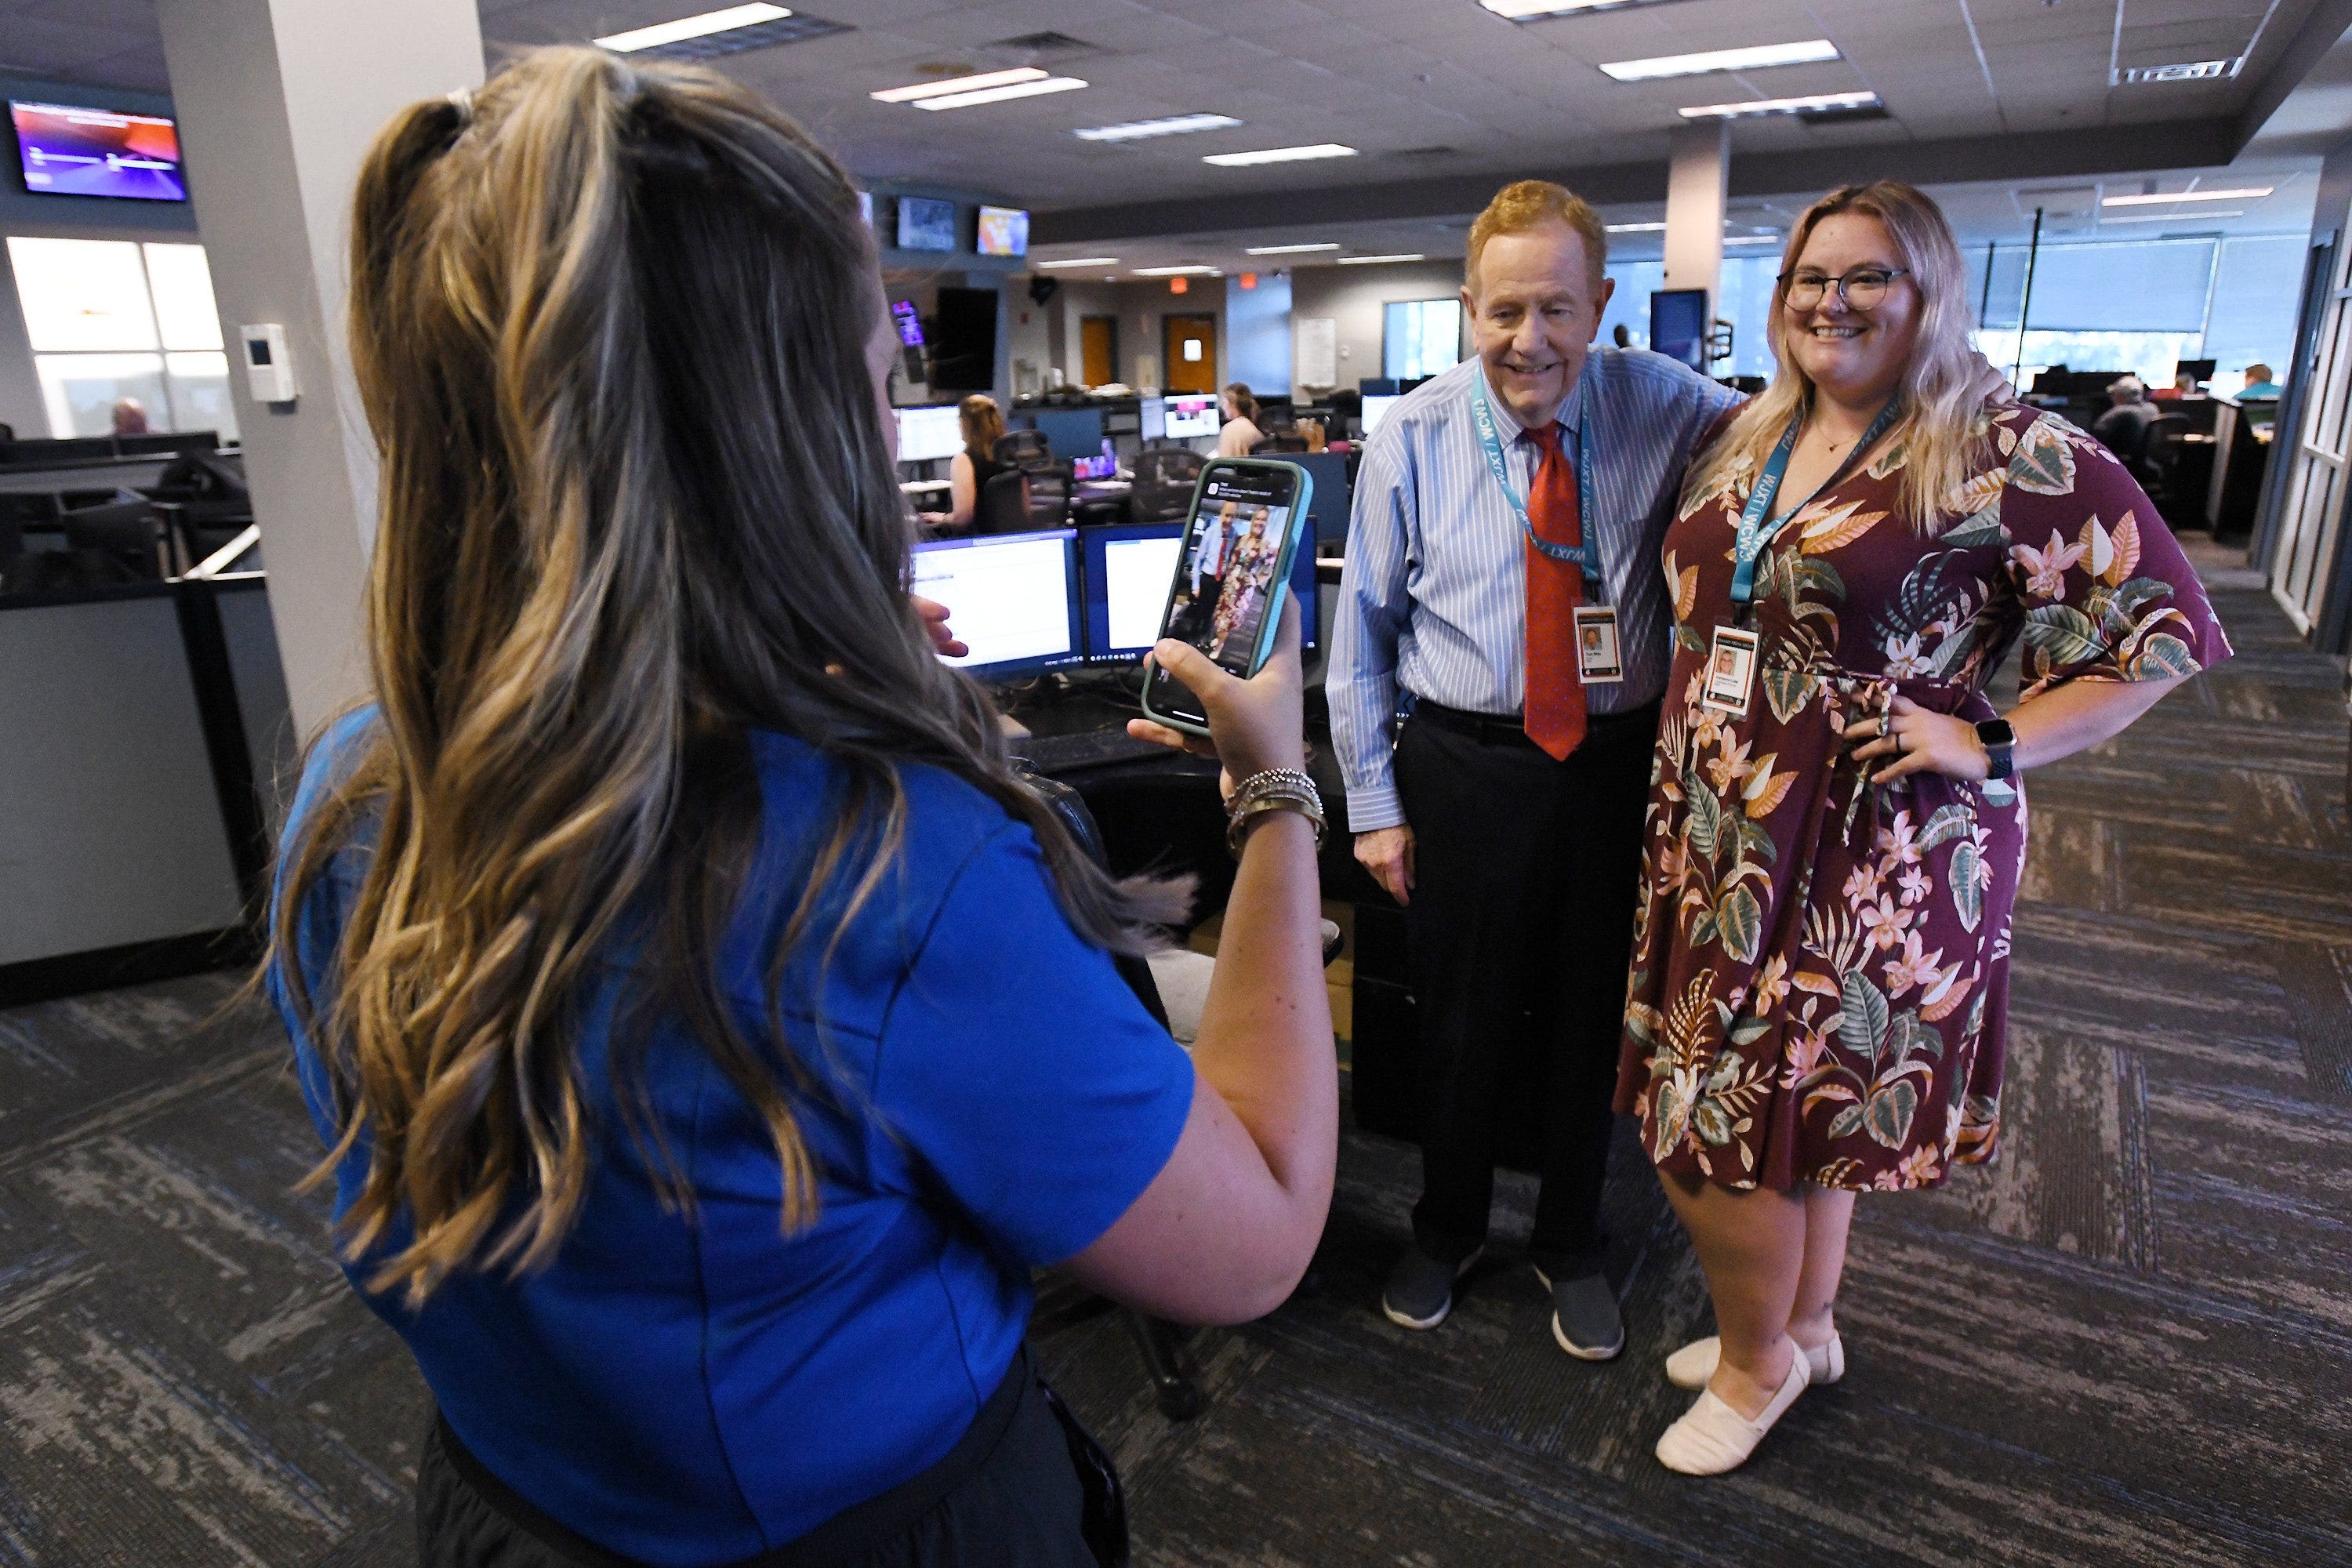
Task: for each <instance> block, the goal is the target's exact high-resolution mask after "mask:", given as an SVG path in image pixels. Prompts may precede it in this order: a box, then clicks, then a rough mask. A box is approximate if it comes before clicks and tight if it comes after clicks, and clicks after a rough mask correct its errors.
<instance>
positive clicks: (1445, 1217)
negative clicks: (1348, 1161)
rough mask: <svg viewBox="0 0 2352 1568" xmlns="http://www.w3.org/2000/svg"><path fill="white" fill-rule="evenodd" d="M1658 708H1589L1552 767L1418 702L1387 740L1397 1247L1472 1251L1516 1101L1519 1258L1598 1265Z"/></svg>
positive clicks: (1447, 1254)
mask: <svg viewBox="0 0 2352 1568" xmlns="http://www.w3.org/2000/svg"><path fill="white" fill-rule="evenodd" d="M1657 731H1658V709H1657V707H1656V706H1655V705H1654V704H1653V705H1652V706H1650V707H1647V708H1643V709H1641V710H1636V711H1634V712H1631V713H1625V714H1612V715H1595V716H1594V717H1593V718H1592V719H1591V721H1590V723H1589V725H1588V728H1587V730H1586V733H1585V738H1584V741H1583V742H1582V743H1581V744H1580V745H1579V746H1578V747H1577V749H1576V750H1575V751H1573V752H1570V753H1569V755H1568V758H1567V760H1566V761H1564V762H1555V761H1553V760H1552V758H1551V757H1549V755H1547V754H1546V753H1545V752H1543V751H1542V750H1540V749H1539V748H1538V746H1537V745H1536V744H1535V742H1532V741H1529V740H1528V738H1527V737H1526V735H1524V734H1523V733H1521V732H1520V731H1519V730H1518V729H1517V722H1516V721H1511V720H1502V719H1487V720H1485V721H1480V720H1477V719H1475V717H1474V716H1472V715H1468V714H1462V713H1456V712H1454V711H1453V710H1445V709H1439V708H1436V707H1434V705H1433V704H1429V703H1426V702H1424V703H1423V704H1422V705H1421V706H1420V707H1419V708H1418V709H1417V710H1415V711H1414V713H1413V715H1412V718H1410V719H1409V720H1407V721H1406V722H1405V726H1404V731H1403V732H1402V735H1401V736H1400V737H1399V739H1398V742H1397V749H1396V780H1397V788H1398V791H1399V793H1400V795H1402V799H1403V805H1404V812H1405V820H1406V821H1407V822H1409V823H1410V824H1411V825H1412V832H1413V845H1414V848H1413V857H1414V885H1413V890H1412V902H1411V903H1410V904H1408V905H1407V906H1406V909H1405V918H1406V934H1407V939H1408V942H1409V944H1410V952H1409V961H1410V963H1411V966H1412V984H1413V992H1414V995H1415V997H1416V999H1417V1002H1418V1013H1419V1017H1420V1037H1421V1063H1422V1068H1421V1091H1422V1094H1421V1102H1422V1107H1423V1128H1422V1134H1423V1136H1422V1195H1421V1201H1420V1203H1419V1204H1417V1205H1415V1206H1414V1208H1413V1212H1412V1233H1413V1241H1414V1244H1415V1245H1416V1246H1417V1247H1420V1249H1421V1250H1422V1251H1423V1252H1424V1253H1427V1254H1428V1255H1429V1256H1431V1257H1433V1258H1439V1259H1441V1260H1443V1261H1445V1262H1459V1261H1461V1260H1462V1259H1463V1258H1467V1257H1468V1256H1469V1255H1470V1254H1471V1253H1472V1252H1473V1251H1474V1250H1475V1249H1476V1248H1477V1247H1480V1246H1481V1245H1483V1244H1484V1242H1485V1240H1486V1220H1487V1211H1488V1208H1489V1207H1490V1205H1492V1203H1493V1200H1494V1193H1495V1163H1496V1126H1497V1122H1498V1120H1499V1119H1500V1116H1501V1114H1502V1112H1503V1110H1504V1109H1505V1108H1506V1107H1510V1108H1514V1109H1517V1110H1525V1109H1527V1108H1529V1107H1532V1108H1533V1109H1534V1110H1535V1113H1536V1119H1537V1121H1538V1124H1539V1127H1540V1132H1541V1143H1542V1151H1543V1152H1542V1163H1541V1173H1542V1178H1543V1191H1542V1196H1541V1197H1540V1198H1539V1199H1538V1203H1537V1206H1536V1224H1535V1234H1534V1237H1533V1238H1532V1240H1531V1242H1530V1245H1529V1248H1528V1250H1529V1253H1530V1254H1531V1256H1532V1257H1533V1258H1534V1260H1535V1262H1536V1264H1537V1266H1538V1268H1542V1269H1543V1270H1544V1271H1545V1272H1546V1273H1547V1274H1549V1276H1550V1277H1551V1278H1552V1279H1577V1278H1580V1277H1581V1276H1583V1275H1587V1274H1592V1273H1597V1272H1599V1270H1600V1268H1601V1261H1602V1258H1603V1257H1604V1256H1605V1254H1606V1252H1607V1247H1608V1240H1607V1237H1605V1236H1604V1235H1603V1234H1602V1232H1601V1184H1602V1182H1603V1180H1604V1178H1605V1177H1606V1174H1607V1172H1608V1165H1609V1141H1610V1135H1611V1132H1612V1128H1613V1125H1614V1118H1613V1117H1612V1113H1611V1111H1610V1100H1611V1099H1612V1095H1613V1093H1614V1091H1615V1089H1616V1081H1617V1051H1618V1041H1619V1038H1620V1036H1621V1034H1622V1027H1623V1021H1624V1014H1625V972H1626V966H1627V964H1628V963H1630V962H1631V959H1632V956H1633V915H1634V905H1635V895H1636V893H1637V891H1638V889H1639V884H1640V879H1641V864H1642V823H1643V813H1644V810H1645V808H1646V805H1647V801H1648V795H1649V782H1650V758H1651V752H1652V750H1653V748H1654V742H1656V739H1657Z"/></svg>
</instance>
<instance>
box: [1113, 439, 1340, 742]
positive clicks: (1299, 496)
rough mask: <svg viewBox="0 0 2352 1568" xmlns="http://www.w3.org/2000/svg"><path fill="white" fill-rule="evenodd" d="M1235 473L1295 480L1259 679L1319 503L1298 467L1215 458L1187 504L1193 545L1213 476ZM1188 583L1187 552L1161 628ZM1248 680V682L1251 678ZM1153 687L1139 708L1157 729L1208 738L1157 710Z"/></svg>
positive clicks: (1255, 662)
mask: <svg viewBox="0 0 2352 1568" xmlns="http://www.w3.org/2000/svg"><path fill="white" fill-rule="evenodd" d="M1234 468H1240V469H1244V470H1247V469H1266V468H1276V469H1280V470H1282V471H1283V472H1285V473H1287V474H1289V475H1290V476H1291V479H1292V483H1293V485H1294V487H1295V488H1294V489H1293V490H1292V492H1291V501H1290V521H1289V524H1288V527H1287V529H1286V533H1285V537H1284V539H1283V542H1282V554H1281V556H1280V558H1279V559H1278V560H1277V561H1276V564H1275V575H1274V592H1273V594H1272V595H1269V598H1268V602H1267V605H1266V613H1265V625H1264V626H1260V627H1259V628H1258V634H1257V646H1256V647H1254V648H1252V649H1251V650H1250V661H1249V671H1248V674H1249V675H1255V674H1256V673H1257V672H1258V671H1259V670H1260V669H1263V668H1265V661H1266V659H1267V658H1268V657H1269V656H1271V655H1272V654H1273V652H1274V639H1275V638H1276V637H1277V636H1279V635H1280V634H1281V631H1282V604H1283V599H1284V597H1285V596H1286V595H1288V594H1289V592H1290V572H1291V568H1292V567H1293V566H1295V565H1296V564H1297V557H1298V542H1299V540H1300V539H1301V538H1303V537H1304V536H1305V534H1306V531H1307V512H1308V509H1309V505H1310V503H1311V502H1312V501H1313V500H1314V499H1315V476H1314V475H1312V474H1310V473H1308V472H1307V470H1306V469H1305V468H1300V467H1299V466H1298V465H1297V463H1285V462H1282V461H1279V460H1278V459H1276V458H1210V459H1209V461H1208V462H1207V463H1206V464H1205V465H1204V466H1203V467H1202V469H1201V477H1200V478H1199V479H1195V480H1194V481H1193V482H1192V500H1190V501H1188V502H1187V503H1185V507H1184V530H1185V538H1186V539H1187V540H1190V539H1191V537H1192V521H1193V520H1194V519H1195V518H1197V517H1199V516H1200V515H1201V501H1202V492H1203V491H1204V490H1205V489H1207V488H1208V483H1209V479H1210V476H1211V475H1213V474H1214V473H1216V472H1218V471H1219V470H1220V469H1234ZM1183 581H1184V552H1182V551H1179V552H1177V555H1176V572H1175V575H1173V576H1172V577H1171V578H1170V579H1169V580H1168V605H1167V607H1166V608H1163V609H1161V611H1160V626H1161V627H1162V628H1163V629H1164V628H1165V627H1166V626H1167V625H1168V614H1169V610H1171V609H1173V608H1174V607H1175V604H1176V590H1177V587H1178V585H1179V584H1181V583H1182V582H1183ZM1171 679H1173V678H1172V677H1171ZM1244 679H1247V676H1244ZM1151 686H1152V683H1151V681H1150V680H1146V681H1145V682H1144V683H1143V695H1142V697H1141V699H1140V700H1139V704H1138V705H1139V707H1141V708H1142V710H1143V716H1144V717H1145V718H1147V719H1149V720H1150V721H1152V722H1153V723H1155V724H1165V725H1167V726H1168V727H1169V728H1170V729H1171V730H1181V731H1184V732H1185V733H1186V734H1188V735H1206V734H1207V733H1208V732H1209V728H1208V726H1207V725H1205V724H1203V723H1201V722H1200V721H1197V720H1193V719H1188V718H1185V717H1183V716H1182V715H1181V714H1175V713H1168V712H1163V711H1160V710H1155V709H1154V708H1153V707H1152V706H1151Z"/></svg>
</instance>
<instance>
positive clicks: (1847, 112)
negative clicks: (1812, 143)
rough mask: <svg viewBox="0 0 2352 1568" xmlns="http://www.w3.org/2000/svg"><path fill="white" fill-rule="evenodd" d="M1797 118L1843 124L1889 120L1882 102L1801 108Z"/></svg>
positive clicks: (1889, 116) (1890, 117) (1815, 123)
mask: <svg viewBox="0 0 2352 1568" xmlns="http://www.w3.org/2000/svg"><path fill="white" fill-rule="evenodd" d="M1797 118H1798V119H1800V120H1801V121H1804V122H1805V123H1806V124H1808V125H1844V124H1848V123H1850V122H1851V121H1856V120H1891V119H1893V118H1894V116H1892V115H1890V114H1888V113H1887V112H1886V105H1885V104H1883V103H1856V104H1849V105H1847V106H1845V107H1843V108H1841V109H1801V110H1797Z"/></svg>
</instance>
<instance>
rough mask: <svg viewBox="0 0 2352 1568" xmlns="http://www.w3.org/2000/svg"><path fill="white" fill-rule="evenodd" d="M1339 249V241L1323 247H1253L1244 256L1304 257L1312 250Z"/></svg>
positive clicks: (1328, 242) (1246, 250)
mask: <svg viewBox="0 0 2352 1568" xmlns="http://www.w3.org/2000/svg"><path fill="white" fill-rule="evenodd" d="M1337 249H1339V241H1337V240H1327V241H1325V242H1324V243H1323V244H1321V245H1253V246H1249V247H1246V248H1244V250H1243V252H1242V254H1243V255H1244V256H1303V255H1305V254H1306V253H1307V251H1310V250H1337Z"/></svg>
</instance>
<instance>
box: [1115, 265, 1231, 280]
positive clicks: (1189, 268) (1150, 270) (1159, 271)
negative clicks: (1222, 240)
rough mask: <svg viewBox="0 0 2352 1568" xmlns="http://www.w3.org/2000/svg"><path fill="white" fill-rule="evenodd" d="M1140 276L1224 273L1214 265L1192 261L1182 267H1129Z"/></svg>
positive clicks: (1207, 275) (1210, 275)
mask: <svg viewBox="0 0 2352 1568" xmlns="http://www.w3.org/2000/svg"><path fill="white" fill-rule="evenodd" d="M1129 270H1130V271H1132V272H1133V274H1134V275H1135V276H1136V277H1138V278H1222V277H1223V276H1224V274H1223V273H1222V272H1219V271H1218V270H1217V269H1216V268H1213V267H1203V266H1202V265H1201V264H1200V263H1199V262H1197V261H1195V262H1190V263H1187V264H1186V265H1184V266H1182V267H1137V268H1130V269H1129Z"/></svg>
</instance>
